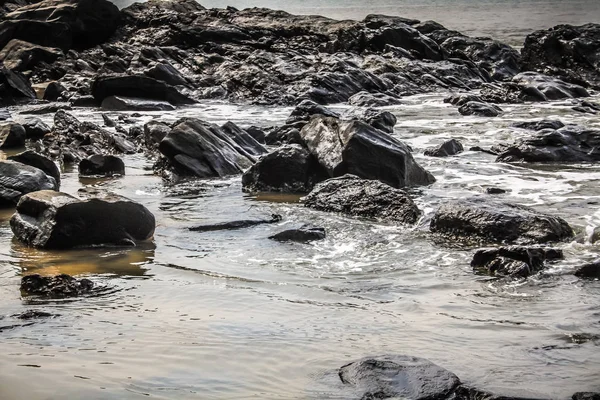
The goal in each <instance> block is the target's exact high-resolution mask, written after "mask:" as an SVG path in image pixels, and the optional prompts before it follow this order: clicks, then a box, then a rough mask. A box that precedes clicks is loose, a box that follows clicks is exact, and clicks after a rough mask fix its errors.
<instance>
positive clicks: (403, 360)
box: [339, 355, 460, 400]
mask: <svg viewBox="0 0 600 400" xmlns="http://www.w3.org/2000/svg"><path fill="white" fill-rule="evenodd" d="M339 376H340V379H341V380H342V382H343V383H344V384H346V385H349V386H352V387H353V388H354V391H355V393H356V397H355V398H360V399H388V398H390V399H391V398H404V399H413V400H431V399H446V398H449V397H450V395H451V394H452V393H453V392H454V391H455V390H456V389H457V387H458V386H459V385H460V380H459V379H458V377H457V376H456V375H454V374H453V373H452V372H450V371H447V370H445V369H444V368H442V367H440V366H438V365H436V364H434V363H432V362H431V361H429V360H426V359H423V358H418V357H410V356H404V355H385V356H377V357H366V358H363V359H361V360H358V361H355V362H353V363H350V364H347V365H344V366H343V367H342V368H340V370H339Z"/></svg>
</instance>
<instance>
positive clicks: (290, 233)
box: [269, 226, 325, 243]
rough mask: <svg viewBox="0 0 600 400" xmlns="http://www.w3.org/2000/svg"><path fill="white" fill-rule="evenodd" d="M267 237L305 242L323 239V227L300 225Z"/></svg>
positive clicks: (283, 240)
mask: <svg viewBox="0 0 600 400" xmlns="http://www.w3.org/2000/svg"><path fill="white" fill-rule="evenodd" d="M269 239H273V240H277V241H278V242H299V243H306V242H311V241H313V240H323V239H325V228H317V227H310V226H302V227H300V228H298V229H288V230H285V231H283V232H279V233H276V234H275V235H273V236H269Z"/></svg>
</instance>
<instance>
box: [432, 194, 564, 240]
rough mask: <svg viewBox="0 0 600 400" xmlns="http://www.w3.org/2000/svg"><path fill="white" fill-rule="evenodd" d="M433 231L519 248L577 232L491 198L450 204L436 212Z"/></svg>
mask: <svg viewBox="0 0 600 400" xmlns="http://www.w3.org/2000/svg"><path fill="white" fill-rule="evenodd" d="M430 229H431V231H432V232H434V233H440V234H444V235H452V236H455V237H457V238H462V239H465V240H477V241H481V240H483V241H490V242H505V243H518V244H532V243H546V242H556V241H561V240H565V239H569V238H572V237H573V230H572V229H571V227H570V226H569V224H567V222H566V221H565V220H563V219H562V218H560V217H554V216H551V215H548V214H544V213H541V212H538V211H535V210H533V209H531V208H529V207H525V206H520V205H516V204H511V203H506V202H500V201H497V200H491V199H490V198H489V197H471V198H469V199H464V200H453V201H447V202H446V203H445V204H443V205H442V206H440V208H439V209H438V210H437V211H436V212H435V215H434V216H433V218H432V220H431V224H430Z"/></svg>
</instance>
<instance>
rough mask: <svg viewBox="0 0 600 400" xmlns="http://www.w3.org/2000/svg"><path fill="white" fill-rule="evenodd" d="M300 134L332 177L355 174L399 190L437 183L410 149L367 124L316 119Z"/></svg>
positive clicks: (326, 118) (318, 117)
mask: <svg viewBox="0 0 600 400" xmlns="http://www.w3.org/2000/svg"><path fill="white" fill-rule="evenodd" d="M300 135H301V137H302V139H303V141H304V144H305V145H306V147H307V148H308V150H309V152H310V153H311V154H312V155H313V156H315V157H316V159H317V160H318V161H319V164H320V165H321V166H322V167H323V168H324V169H325V171H326V172H327V174H328V176H329V177H336V176H342V175H344V174H352V175H356V176H358V177H360V178H364V179H377V180H380V181H382V182H385V183H387V184H388V185H390V186H393V187H396V188H400V187H405V186H416V185H428V184H430V183H433V182H434V181H435V178H434V177H433V175H431V174H430V173H429V172H427V171H426V170H425V169H423V168H422V167H421V166H420V165H419V164H417V162H416V161H415V160H414V159H413V157H412V155H411V153H410V150H409V148H408V146H406V145H405V144H404V143H402V142H401V141H399V140H397V139H396V138H394V137H392V136H390V135H389V134H387V133H385V132H383V131H381V130H379V129H376V128H374V127H373V126H371V125H368V124H367V123H365V122H362V121H357V120H352V121H342V120H339V119H337V118H331V117H322V116H315V117H313V118H312V120H311V121H310V122H309V123H308V124H306V125H305V126H304V127H303V128H302V130H301V131H300Z"/></svg>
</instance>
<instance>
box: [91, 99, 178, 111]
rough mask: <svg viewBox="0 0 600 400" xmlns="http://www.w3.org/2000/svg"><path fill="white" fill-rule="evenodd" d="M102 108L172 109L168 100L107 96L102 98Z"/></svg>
mask: <svg viewBox="0 0 600 400" xmlns="http://www.w3.org/2000/svg"><path fill="white" fill-rule="evenodd" d="M102 108H103V109H104V110H112V111H173V110H175V106H174V105H172V104H171V103H169V102H168V101H161V100H151V99H140V98H136V97H124V96H108V97H107V98H105V99H104V100H102Z"/></svg>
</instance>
